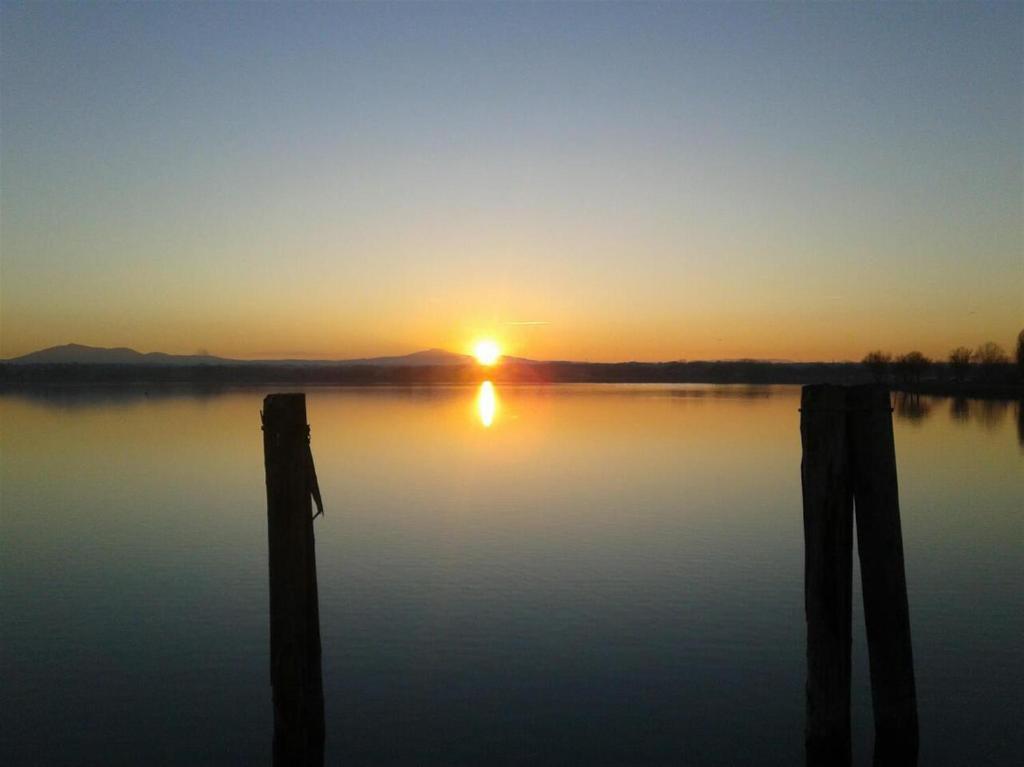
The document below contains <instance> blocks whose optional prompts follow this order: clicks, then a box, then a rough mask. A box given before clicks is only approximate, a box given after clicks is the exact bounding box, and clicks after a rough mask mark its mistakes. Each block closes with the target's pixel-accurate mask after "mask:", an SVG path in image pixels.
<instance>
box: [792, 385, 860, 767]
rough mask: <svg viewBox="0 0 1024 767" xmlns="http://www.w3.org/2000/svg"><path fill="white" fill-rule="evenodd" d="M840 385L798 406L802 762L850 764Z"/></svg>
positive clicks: (847, 532) (847, 522)
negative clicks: (804, 685)
mask: <svg viewBox="0 0 1024 767" xmlns="http://www.w3.org/2000/svg"><path fill="white" fill-rule="evenodd" d="M845 411H846V391H845V388H844V387H840V386H830V385H820V386H805V387H804V388H803V393H802V397H801V403H800V438H801V442H802V445H803V459H802V461H801V465H800V477H801V484H802V486H803V511H804V606H805V610H806V617H807V729H806V733H805V737H806V748H807V763H808V765H817V764H821V765H825V764H835V765H842V764H848V763H849V759H850V639H851V637H850V621H851V617H850V616H851V607H852V605H851V599H852V577H853V573H852V568H853V491H852V486H851V478H850V472H849V460H848V455H847V439H846V412H845Z"/></svg>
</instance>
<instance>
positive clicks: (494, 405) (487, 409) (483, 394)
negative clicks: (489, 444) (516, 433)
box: [476, 381, 498, 428]
mask: <svg viewBox="0 0 1024 767" xmlns="http://www.w3.org/2000/svg"><path fill="white" fill-rule="evenodd" d="M497 411H498V397H497V395H496V394H495V393H494V384H492V383H491V382H490V381H484V382H483V383H482V384H480V390H479V391H478V392H477V394H476V412H477V415H478V416H479V417H480V423H482V424H483V425H484V428H488V427H490V425H491V424H492V423H494V415H495V413H497Z"/></svg>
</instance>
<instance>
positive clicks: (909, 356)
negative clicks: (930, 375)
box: [896, 351, 932, 384]
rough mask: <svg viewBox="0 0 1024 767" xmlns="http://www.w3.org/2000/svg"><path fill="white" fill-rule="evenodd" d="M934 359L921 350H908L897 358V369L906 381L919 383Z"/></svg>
mask: <svg viewBox="0 0 1024 767" xmlns="http://www.w3.org/2000/svg"><path fill="white" fill-rule="evenodd" d="M931 364H932V361H931V360H930V359H928V358H927V357H925V356H924V355H923V354H921V352H919V351H912V352H907V353H906V354H901V355H900V356H899V357H897V358H896V371H897V373H898V374H899V376H900V379H901V380H902V381H903V382H904V383H908V384H919V383H921V376H922V375H924V373H925V371H926V370H927V369H928V366H929V365H931Z"/></svg>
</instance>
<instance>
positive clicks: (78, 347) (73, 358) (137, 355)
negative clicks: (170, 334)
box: [0, 344, 473, 367]
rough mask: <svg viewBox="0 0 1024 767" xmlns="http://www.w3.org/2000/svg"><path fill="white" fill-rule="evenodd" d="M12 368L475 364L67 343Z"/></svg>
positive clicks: (433, 355) (416, 356) (430, 358)
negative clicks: (247, 355) (257, 356)
mask: <svg viewBox="0 0 1024 767" xmlns="http://www.w3.org/2000/svg"><path fill="white" fill-rule="evenodd" d="M0 361H2V362H6V363H8V364H11V365H177V366H196V365H376V366H379V367H419V366H424V365H429V366H437V365H466V364H469V363H471V362H472V361H473V358H472V357H471V356H469V355H468V354H456V353H454V352H449V351H445V350H444V349H426V350H424V351H420V352H413V353H412V354H403V355H400V356H397V357H366V358H361V359H350V360H302V359H283V360H239V359H231V358H229V357H216V356H214V355H211V354H165V353H164V352H149V353H146V354H143V353H142V352H137V351H135V350H134V349H129V348H127V347H124V346H121V347H117V348H113V349H108V348H104V347H100V346H83V345H82V344H64V345H63V346H51V347H50V348H48V349H40V350H39V351H37V352H31V353H29V354H25V355H22V356H21V357H13V358H11V359H8V360H0Z"/></svg>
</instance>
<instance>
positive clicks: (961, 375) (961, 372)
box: [949, 346, 971, 381]
mask: <svg viewBox="0 0 1024 767" xmlns="http://www.w3.org/2000/svg"><path fill="white" fill-rule="evenodd" d="M949 369H950V370H951V371H952V373H953V378H954V379H956V380H957V381H963V380H964V379H965V378H967V371H969V370H970V369H971V350H970V349H968V348H967V347H966V346H958V347H956V348H955V349H954V350H953V351H951V352H950V353H949Z"/></svg>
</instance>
